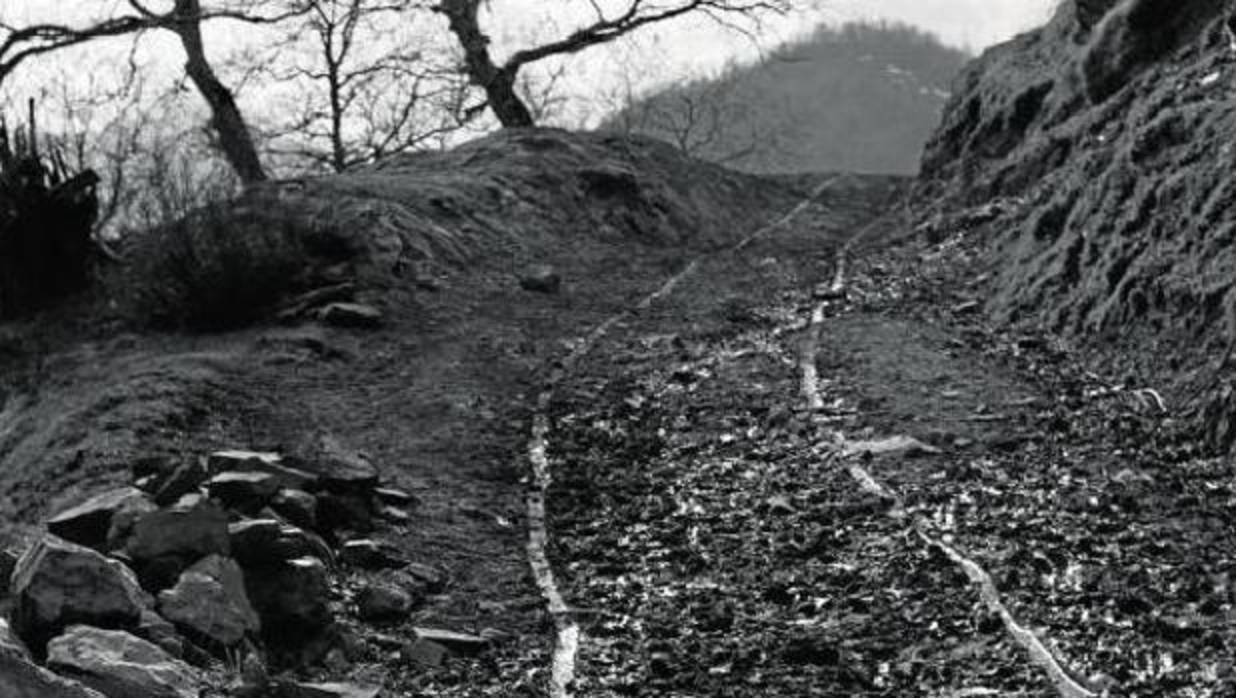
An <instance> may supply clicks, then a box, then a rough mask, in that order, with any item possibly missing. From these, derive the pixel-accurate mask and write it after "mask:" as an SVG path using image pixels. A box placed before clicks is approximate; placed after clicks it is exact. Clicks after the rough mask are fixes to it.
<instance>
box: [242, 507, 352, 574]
mask: <svg viewBox="0 0 1236 698" xmlns="http://www.w3.org/2000/svg"><path fill="white" fill-rule="evenodd" d="M228 533H229V534H230V535H231V537H232V555H233V557H235V558H236V560H237V561H239V562H240V564H241V566H242V567H245V568H261V567H264V566H267V565H271V564H278V563H280V562H283V561H285V560H292V559H295V558H299V557H316V558H318V559H319V560H321V561H322V562H325V563H327V565H330V566H333V565H334V562H335V556H334V553H333V552H332V551H331V549H330V546H328V545H327V544H326V541H324V540H322V539H321V538H319V537H318V536H316V535H314V534H312V533H309V532H307V531H303V530H301V529H299V528H297V527H295V526H290V525H288V524H285V523H283V522H281V521H276V520H275V519H254V520H251V521H238V522H236V523H234V524H232V525H230V526H228Z"/></svg>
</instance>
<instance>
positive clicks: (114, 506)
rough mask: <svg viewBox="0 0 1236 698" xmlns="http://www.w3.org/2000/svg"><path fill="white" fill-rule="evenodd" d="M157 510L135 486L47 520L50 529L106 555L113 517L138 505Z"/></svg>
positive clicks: (117, 490) (84, 503)
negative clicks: (129, 507)
mask: <svg viewBox="0 0 1236 698" xmlns="http://www.w3.org/2000/svg"><path fill="white" fill-rule="evenodd" d="M135 501H136V502H139V503H140V504H139V506H146V507H147V508H153V504H152V503H150V501H149V500H148V499H147V497H146V494H145V493H144V492H142V491H141V490H139V489H137V488H135V487H120V488H117V489H114V490H108V491H107V492H103V493H101V494H97V495H95V496H93V497H91V498H89V499H87V500H86V501H84V502H82V503H80V504H78V505H76V506H73V507H69V508H68V509H65V510H63V511H61V512H60V513H58V514H56V515H54V516H52V517H51V518H50V519H48V520H47V530H48V531H50V532H51V533H53V534H55V535H57V536H59V537H60V538H63V539H64V540H67V541H69V542H70V543H76V544H78V545H84V546H86V547H87V548H94V549H95V550H98V551H100V552H106V548H107V538H108V531H109V530H110V529H111V526H112V517H113V516H115V515H116V513H117V512H118V511H121V510H122V509H125V508H126V507H127V506H130V505H132V504H133V503H134V502H135Z"/></svg>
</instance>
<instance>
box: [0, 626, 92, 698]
mask: <svg viewBox="0 0 1236 698" xmlns="http://www.w3.org/2000/svg"><path fill="white" fill-rule="evenodd" d="M0 696H4V698H102V696H100V695H99V694H98V693H96V692H95V691H93V690H91V689H89V688H86V687H85V686H83V685H81V684H80V683H77V682H76V681H71V680H69V679H65V678H62V677H59V676H56V675H55V674H53V673H52V672H50V671H48V670H46V669H44V668H43V667H41V666H39V665H37V664H35V663H34V660H33V659H31V657H30V653H29V651H27V650H26V648H25V646H24V645H22V643H21V640H19V639H18V638H17V636H16V635H14V634H13V630H12V628H10V627H9V624H8V621H5V620H4V619H3V618H0Z"/></svg>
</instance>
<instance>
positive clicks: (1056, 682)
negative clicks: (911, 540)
mask: <svg viewBox="0 0 1236 698" xmlns="http://www.w3.org/2000/svg"><path fill="white" fill-rule="evenodd" d="M877 222H878V221H873V223H871V224H869V225H868V226H866V227H865V228H863V229H862V230H861V231H859V233H857V234H856V235H855V236H854V237H853V238H851V239H850V240H849V241H847V242H846V244H845V245H843V246H842V247H841V248H840V249H839V250H838V251H837V258H836V261H835V272H834V276H833V281H832V284H831V286H830V287H829V293H828V297H827V298H826V299H825V300H824V301H821V302H820V303H818V304H817V305H816V306H815V308H814V309H813V310H812V313H811V321H810V324H809V326H808V329H807V336H806V339H805V341H804V349H803V352H802V360H801V361H800V366H801V369H802V373H801V375H802V384H801V392H802V394H803V396H804V398H805V399H806V402H807V405H808V407H810V408H811V409H812V410H818V409H821V408H823V406H824V398H823V396H822V395H821V394H820V390H819V375H818V369H817V368H816V359H817V356H818V353H819V343H820V337H821V334H822V332H823V326H824V322H825V312H826V310H827V309H828V306H829V304H830V303H832V301H833V300H836V299H839V298H844V296H845V290H846V279H845V269H846V263H847V259H848V257H849V254H850V251H851V250H852V249H853V246H854V243H855V242H856V241H857V240H859V239H860V238H861V237H862V236H864V235H865V234H866V233H867V232H868V231H869V230H870V229H871V228H872V227H874V225H875V223H877ZM849 443H850V442H849V441H848V440H847V439H846V437H845V435H844V434H842V433H840V432H834V434H833V444H831V445H830V446H828V447H826V449H824V450H826V452H827V455H826V459H827V460H828V461H830V462H832V463H840V464H841V465H843V466H844V467H845V469H846V471H847V472H848V473H849V475H850V478H851V479H853V480H854V482H855V484H857V485H858V487H859V489H861V490H863V491H864V492H866V493H868V494H870V495H873V496H875V497H878V498H880V499H882V500H885V501H887V502H890V503H891V506H890V508H889V509H888V511H887V512H886V514H887V515H888V516H889V517H891V518H895V519H898V520H901V519H904V518H905V516H906V511H905V506H904V500H903V499H902V498H901V496H900V495H898V494H897V493H895V492H893V491H891V490H890V489H889V488H888V487H886V486H885V485H883V484H882V483H880V482H879V481H878V480H876V479H875V477H873V476H872V474H871V472H870V471H868V470H867V469H866V468H864V467H863V466H862V464H861V463H860V462H859V461H858V460H857V459H855V458H854V457H853V456H852V455H846V453H845V450H846V445H847V444H849ZM910 527H911V528H912V529H913V531H914V533H915V534H917V535H918V537H919V538H920V539H921V540H922V541H923V542H924V543H925V544H926V545H927V546H928V547H930V548H934V549H936V550H938V551H939V552H940V553H942V554H943V555H944V556H945V557H947V558H948V559H949V560H950V561H951V562H952V563H953V564H954V565H956V566H957V567H959V568H960V569H961V571H962V572H963V573H964V574H965V575H966V578H967V579H969V580H970V583H971V584H973V585H974V586H977V587H978V589H979V597H980V599H981V600H982V602H983V605H984V606H985V607H986V608H987V609H988V610H989V611H990V612H991V613H993V614H994V615H996V616H997V617H999V618H1000V621H1001V624H1002V625H1003V626H1004V630H1005V632H1006V633H1007V634H1008V635H1009V637H1011V638H1012V640H1013V641H1014V642H1015V643H1017V644H1018V645H1019V646H1020V647H1021V648H1022V649H1023V650H1024V651H1025V652H1026V653H1027V654H1028V655H1029V657H1030V661H1031V662H1032V663H1034V664H1035V665H1036V666H1038V668H1039V669H1040V670H1041V671H1042V672H1043V673H1044V674H1046V675H1047V678H1048V679H1049V680H1050V681H1051V683H1052V685H1053V686H1054V687H1055V689H1056V692H1057V693H1058V694H1059V695H1060V696H1062V698H1096V697H1097V695H1098V694H1096V693H1094V692H1092V691H1090V690H1089V689H1087V688H1085V687H1084V686H1082V685H1081V684H1080V683H1078V682H1077V681H1076V680H1075V679H1073V678H1072V677H1071V676H1070V675H1069V673H1068V672H1067V671H1066V670H1065V669H1064V667H1063V666H1062V664H1061V662H1060V660H1059V659H1057V658H1056V656H1055V655H1054V654H1053V653H1052V651H1051V650H1050V649H1048V648H1047V646H1046V645H1045V644H1044V643H1043V642H1042V640H1040V639H1039V637H1038V636H1037V635H1035V633H1034V632H1032V631H1031V630H1029V629H1027V628H1026V627H1025V626H1023V625H1021V624H1020V623H1019V622H1018V621H1017V619H1016V617H1014V616H1013V613H1012V611H1010V610H1009V609H1008V606H1006V605H1005V604H1004V601H1003V600H1002V599H1001V595H1000V591H999V589H998V588H997V587H996V584H995V581H994V580H993V579H992V577H991V574H990V573H989V572H988V571H987V570H985V569H983V567H982V566H981V565H979V564H978V563H977V562H975V561H974V560H973V559H971V558H969V557H967V556H966V555H965V554H964V553H963V552H961V550H959V549H958V548H956V547H954V546H952V545H950V544H948V543H946V542H945V541H944V540H942V539H939V538H936V537H934V536H932V535H931V534H930V533H928V523H927V520H926V519H925V518H923V517H922V516H915V517H914V518H913V519H912V521H911V522H910Z"/></svg>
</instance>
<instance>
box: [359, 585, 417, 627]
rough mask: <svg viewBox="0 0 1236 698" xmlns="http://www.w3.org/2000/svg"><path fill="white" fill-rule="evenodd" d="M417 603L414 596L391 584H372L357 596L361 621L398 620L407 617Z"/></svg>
mask: <svg viewBox="0 0 1236 698" xmlns="http://www.w3.org/2000/svg"><path fill="white" fill-rule="evenodd" d="M414 603H415V600H414V599H413V597H412V595H411V594H409V593H408V592H406V591H404V590H403V589H400V588H399V587H398V586H396V585H394V584H391V583H389V582H370V583H369V584H366V585H365V586H363V587H361V589H360V591H359V592H357V594H356V609H357V615H358V616H360V618H361V620H370V621H373V620H378V621H380V620H398V619H400V618H405V617H407V615H408V613H410V612H411V611H412V606H413V604H414Z"/></svg>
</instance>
